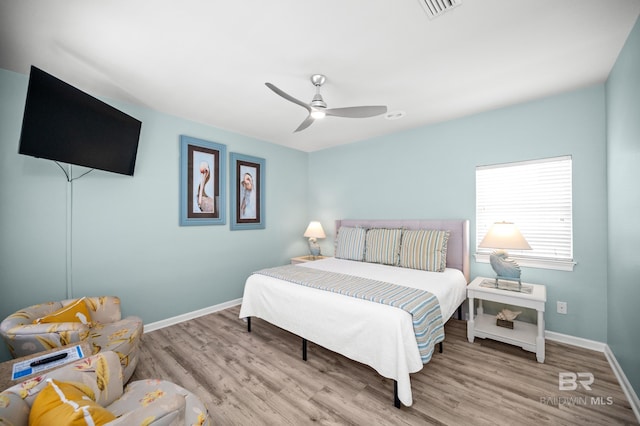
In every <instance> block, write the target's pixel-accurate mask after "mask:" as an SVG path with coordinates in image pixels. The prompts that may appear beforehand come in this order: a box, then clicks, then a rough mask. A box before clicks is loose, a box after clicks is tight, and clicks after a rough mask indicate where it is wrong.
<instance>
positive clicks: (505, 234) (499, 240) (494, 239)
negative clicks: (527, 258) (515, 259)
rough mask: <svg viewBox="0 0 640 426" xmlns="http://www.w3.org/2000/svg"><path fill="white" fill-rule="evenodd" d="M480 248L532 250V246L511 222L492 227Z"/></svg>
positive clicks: (496, 224)
mask: <svg viewBox="0 0 640 426" xmlns="http://www.w3.org/2000/svg"><path fill="white" fill-rule="evenodd" d="M478 247H482V248H495V249H509V250H531V246H530V245H529V243H528V242H527V240H526V239H525V238H524V237H523V236H522V234H521V233H520V231H519V230H518V228H517V227H516V225H514V224H513V223H511V222H496V223H494V224H493V225H491V228H490V229H489V232H487V235H485V236H484V238H483V239H482V241H481V242H480V244H479V245H478Z"/></svg>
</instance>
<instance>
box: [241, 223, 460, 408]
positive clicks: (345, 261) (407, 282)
mask: <svg viewBox="0 0 640 426" xmlns="http://www.w3.org/2000/svg"><path fill="white" fill-rule="evenodd" d="M468 227H469V222H468V221H467V220H337V221H336V227H335V229H336V257H334V258H327V259H322V260H316V261H314V262H307V263H302V264H298V265H295V266H288V268H289V269H291V268H310V269H313V270H319V271H327V273H331V274H333V273H339V274H346V275H349V276H356V277H363V278H364V279H372V280H378V281H383V282H385V283H393V284H397V285H401V286H404V287H409V288H419V289H423V290H427V291H428V292H430V293H432V294H433V295H435V296H436V298H437V302H438V303H439V307H440V313H441V317H442V324H444V323H445V322H446V321H447V320H448V319H449V318H450V317H451V316H452V315H453V314H454V313H455V312H456V310H457V309H458V308H459V307H460V305H461V304H462V303H463V302H464V300H465V299H466V285H467V284H468V282H469V246H468V241H469V229H468ZM341 229H342V231H341ZM357 229H364V230H365V231H366V232H367V233H368V232H371V231H372V230H376V231H374V232H382V231H384V232H387V231H388V230H402V232H404V233H405V234H404V235H405V236H407V237H406V238H405V240H406V241H407V242H408V241H409V238H408V235H410V234H409V233H408V232H407V231H417V230H433V231H448V232H447V234H448V240H447V241H446V256H445V259H441V260H442V262H445V261H446V266H445V264H444V263H443V264H442V268H441V269H442V272H430V271H424V270H421V269H414V268H412V267H402V266H394V265H393V264H392V265H389V264H385V263H384V262H382V263H377V262H372V261H370V260H372V259H371V258H365V259H362V260H353V259H351V258H350V256H351V254H350V253H349V252H348V251H347V255H345V250H344V247H345V246H346V244H345V243H344V241H346V238H345V237H344V235H346V234H347V232H351V231H353V230H357ZM380 230H382V231H380ZM354 232H355V231H354ZM358 232H361V231H358ZM341 233H342V234H341ZM414 234H415V233H414ZM368 235H373V234H368ZM401 241H402V240H401ZM367 242H368V240H367ZM341 244H342V246H341ZM385 244H386V243H385ZM406 246H408V244H407V245H406ZM369 248H370V249H371V250H370V252H371V256H373V253H374V252H375V250H374V249H375V248H376V247H374V246H373V243H372V244H371V245H370V247H369ZM358 250H359V249H357V250H355V251H356V252H358V253H359V251H358ZM403 250H404V248H403ZM399 251H401V250H399ZM405 259H408V256H407V255H406V254H405ZM367 260H369V261H367ZM373 260H380V259H373ZM387 263H390V262H387ZM404 263H405V264H406V261H405V262H404ZM283 268H287V267H283ZM296 270H297V271H300V272H303V273H307V272H308V271H309V270H308V269H305V270H300V269H296ZM276 276H277V275H276ZM276 276H269V275H264V274H262V273H254V274H252V275H251V276H250V277H249V278H248V279H247V280H246V283H245V288H244V295H243V299H242V306H241V309H240V318H246V319H248V321H249V331H251V327H250V324H251V323H250V319H251V317H258V318H261V319H263V320H265V321H267V322H269V323H271V324H273V325H276V326H278V327H280V328H282V329H284V330H287V331H289V332H291V333H294V334H296V335H298V336H300V337H302V339H303V357H304V358H305V359H306V342H307V340H308V341H312V342H314V343H316V344H318V345H320V346H323V347H325V348H327V349H330V350H332V351H334V352H337V353H339V354H342V355H344V356H346V357H348V358H350V359H353V360H355V361H358V362H361V363H364V364H366V365H369V366H370V367H372V368H373V369H375V370H376V371H377V372H378V373H379V374H380V375H382V376H383V377H386V378H389V379H393V380H394V404H395V405H396V407H399V406H400V403H402V404H404V405H405V406H411V405H412V404H413V398H412V393H411V381H410V374H411V373H415V372H418V371H420V370H421V369H422V368H423V366H424V362H425V361H424V360H425V357H424V354H423V353H421V351H420V350H419V349H418V346H419V344H418V340H416V333H415V332H414V320H413V318H412V315H411V314H410V313H408V312H406V311H405V310H402V309H398V308H397V307H394V306H388V305H385V304H381V303H373V302H371V301H369V300H364V299H360V298H357V297H350V296H345V295H343V294H339V293H336V292H332V291H325V290H323V289H318V288H313V287H308V286H306V285H298V284H294V283H291V282H289V281H286V280H284V279H280V278H277V277H276ZM442 330H444V328H443V327H442ZM442 338H444V331H442ZM440 348H441V349H442V346H440ZM430 349H431V352H432V351H433V349H434V348H433V347H431V348H430ZM429 357H430V355H429Z"/></svg>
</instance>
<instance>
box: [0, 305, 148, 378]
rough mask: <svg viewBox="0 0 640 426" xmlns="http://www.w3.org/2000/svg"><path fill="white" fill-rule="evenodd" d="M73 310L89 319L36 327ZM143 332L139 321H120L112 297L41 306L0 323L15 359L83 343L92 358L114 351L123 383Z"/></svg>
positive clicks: (135, 361)
mask: <svg viewBox="0 0 640 426" xmlns="http://www.w3.org/2000/svg"><path fill="white" fill-rule="evenodd" d="M72 306H79V307H82V308H83V312H85V313H87V312H88V315H89V317H90V318H84V316H82V315H80V316H79V318H80V319H82V321H80V320H77V319H74V321H68V320H64V319H63V320H61V322H47V323H40V324H38V323H36V322H38V320H39V319H42V318H43V317H47V316H51V315H53V314H55V313H56V312H59V311H60V310H64V308H69V309H70V308H71V307H72ZM85 307H86V308H85ZM85 316H86V315H85ZM142 332H143V325H142V320H141V319H140V318H138V317H135V316H130V317H127V318H124V319H123V318H122V314H121V311H120V299H119V298H118V297H115V296H100V297H83V298H81V299H69V300H63V301H61V302H47V303H41V304H39V305H33V306H29V307H28V308H24V309H21V310H20V311H18V312H16V313H14V314H12V315H9V316H8V317H7V318H5V319H4V321H2V323H0V335H2V338H3V339H4V341H5V343H6V344H7V346H8V348H9V352H10V353H11V355H12V356H13V357H14V358H18V357H21V356H25V355H31V354H34V353H38V352H42V351H45V350H49V349H53V348H57V347H60V346H64V345H68V344H72V343H78V342H82V341H85V340H86V341H87V342H88V343H89V344H90V345H91V347H92V350H93V353H94V354H96V353H98V352H100V351H114V352H116V353H117V354H118V356H119V357H120V363H121V364H122V368H123V370H124V380H125V383H126V382H127V381H128V380H129V379H130V378H131V375H132V374H133V372H134V370H135V368H136V365H137V364H138V352H139V346H140V337H141V336H142Z"/></svg>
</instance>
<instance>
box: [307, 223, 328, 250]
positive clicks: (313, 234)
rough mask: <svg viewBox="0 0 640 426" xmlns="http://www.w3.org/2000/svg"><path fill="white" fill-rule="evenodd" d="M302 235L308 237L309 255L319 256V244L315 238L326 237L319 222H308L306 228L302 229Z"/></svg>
mask: <svg viewBox="0 0 640 426" xmlns="http://www.w3.org/2000/svg"><path fill="white" fill-rule="evenodd" d="M304 236H305V237H309V253H311V256H313V257H314V258H315V257H316V256H320V245H319V244H318V241H317V238H326V237H327V236H326V235H325V234H324V229H322V225H321V224H320V222H316V221H312V222H310V223H309V226H307V230H306V231H304Z"/></svg>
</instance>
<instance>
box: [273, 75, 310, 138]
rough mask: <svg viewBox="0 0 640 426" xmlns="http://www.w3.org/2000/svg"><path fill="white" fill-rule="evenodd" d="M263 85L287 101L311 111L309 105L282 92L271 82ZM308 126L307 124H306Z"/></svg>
mask: <svg viewBox="0 0 640 426" xmlns="http://www.w3.org/2000/svg"><path fill="white" fill-rule="evenodd" d="M265 85H266V86H267V87H268V88H269V89H271V90H273V91H274V92H275V93H276V94H278V95H280V96H282V97H283V98H285V99H286V100H288V101H289V102H293V103H294V104H298V105H300V106H301V107H303V108H304V109H306V110H307V111H309V112H311V107H310V106H309V105H307V104H305V103H304V102H302V101H300V100H298V99H296V98H294V97H293V96H291V95H289V94H288V93H285V92H283V91H282V90H280V89H278V88H277V87H276V86H274V85H273V84H271V83H265ZM307 127H308V126H307Z"/></svg>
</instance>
